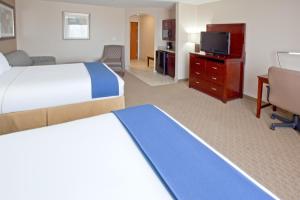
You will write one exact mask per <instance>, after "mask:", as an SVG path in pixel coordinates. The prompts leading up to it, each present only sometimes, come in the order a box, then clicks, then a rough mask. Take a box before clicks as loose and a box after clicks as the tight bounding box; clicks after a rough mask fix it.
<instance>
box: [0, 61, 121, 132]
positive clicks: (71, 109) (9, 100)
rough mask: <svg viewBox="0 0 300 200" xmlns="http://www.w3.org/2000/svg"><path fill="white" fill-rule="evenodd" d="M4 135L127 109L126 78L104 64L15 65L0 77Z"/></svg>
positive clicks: (0, 117)
mask: <svg viewBox="0 0 300 200" xmlns="http://www.w3.org/2000/svg"><path fill="white" fill-rule="evenodd" d="M0 105H1V107H0V134H1V133H8V132H14V131H20V130H26V129H31V128H36V127H42V126H47V125H52V124H57V123H62V122H66V121H71V120H74V119H80V118H84V117H89V116H94V115H97V114H103V113H107V112H110V111H112V110H116V109H122V108H124V81H123V80H122V79H121V78H120V77H119V76H118V75H117V74H115V73H114V72H113V71H112V70H110V69H109V68H108V67H107V66H106V65H105V64H102V63H77V64H65V65H49V66H33V67H13V68H11V69H10V70H9V71H7V72H5V73H3V74H1V76H0Z"/></svg>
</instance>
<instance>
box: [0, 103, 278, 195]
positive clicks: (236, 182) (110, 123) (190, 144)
mask: <svg viewBox="0 0 300 200" xmlns="http://www.w3.org/2000/svg"><path fill="white" fill-rule="evenodd" d="M0 160H1V165H0V177H1V178H0V199H6V200H20V199H22V200H40V199H43V200H53V199H64V200H82V199H89V200H92V199H95V200H96V199H97V200H98V199H105V200H119V199H122V200H141V199H143V200H168V199H178V200H199V199H204V200H206V199H209V200H219V199H226V200H235V199H237V200H241V199H243V200H247V199H249V200H250V199H251V200H256V199H259V200H269V199H278V198H277V197H276V196H275V195H274V194H272V193H271V192H270V191H269V190H267V189H266V188H265V187H263V186H262V185H260V184H259V183H257V182H256V181H255V180H253V179H252V178H251V177H249V176H248V175H247V174H246V173H245V172H243V171H242V170H241V169H239V168H238V167H237V166H235V165H234V164H232V163H231V162H230V161H229V160H228V159H226V158H225V157H224V156H223V155H221V154H220V153H218V152H217V151H216V150H214V149H213V148H212V147H210V146H209V145H207V144H206V143H205V142H204V141H203V140H201V139H200V138H199V137H197V136H195V134H193V133H192V132H190V131H189V130H188V129H186V128H185V127H184V126H182V125H181V124H179V123H178V122H176V121H175V120H174V119H172V118H171V117H170V116H169V115H167V114H166V113H164V112H163V111H161V110H160V109H158V108H157V107H155V106H152V105H144V106H138V107H133V108H128V109H125V110H120V111H116V112H114V113H109V114H105V115H100V116H96V117H92V118H87V119H83V120H78V121H74V122H69V123H65V124H60V125H55V126H50V127H46V128H41V129H35V130H30V131H23V132H19V133H15V134H10V135H4V136H0Z"/></svg>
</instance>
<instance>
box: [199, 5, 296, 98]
mask: <svg viewBox="0 0 300 200" xmlns="http://www.w3.org/2000/svg"><path fill="white" fill-rule="evenodd" d="M299 8H300V1H299V0H264V1H261V0H251V1H249V0H223V1H220V2H216V3H210V4H204V5H200V6H198V15H199V16H198V19H199V20H200V23H199V26H202V27H203V26H205V24H209V23H239V22H242V23H246V24H247V35H246V56H247V58H246V65H245V88H244V89H245V90H244V92H245V94H246V95H249V96H252V97H256V94H257V78H256V77H257V75H261V74H266V73H267V71H268V68H269V66H271V65H277V59H276V51H285V50H298V51H299V50H300V26H299V19H300V12H299Z"/></svg>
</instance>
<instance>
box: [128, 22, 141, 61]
mask: <svg viewBox="0 0 300 200" xmlns="http://www.w3.org/2000/svg"><path fill="white" fill-rule="evenodd" d="M138 42H139V23H138V22H130V60H137V59H138V48H139V45H138Z"/></svg>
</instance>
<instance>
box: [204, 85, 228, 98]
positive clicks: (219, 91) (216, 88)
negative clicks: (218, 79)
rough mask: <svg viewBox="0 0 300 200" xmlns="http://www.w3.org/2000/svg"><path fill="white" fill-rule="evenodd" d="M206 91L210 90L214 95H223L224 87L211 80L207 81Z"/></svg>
mask: <svg viewBox="0 0 300 200" xmlns="http://www.w3.org/2000/svg"><path fill="white" fill-rule="evenodd" d="M205 90H206V91H208V92H209V93H211V94H213V95H214V96H217V97H220V98H222V97H223V94H224V88H223V87H222V86H220V85H217V84H214V83H211V82H207V83H206V89H205Z"/></svg>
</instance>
